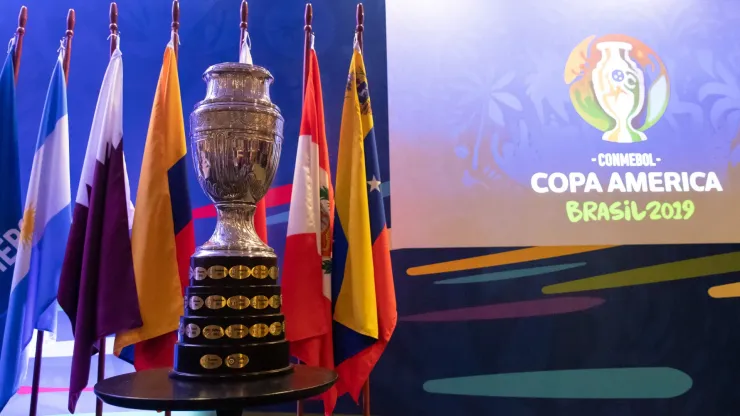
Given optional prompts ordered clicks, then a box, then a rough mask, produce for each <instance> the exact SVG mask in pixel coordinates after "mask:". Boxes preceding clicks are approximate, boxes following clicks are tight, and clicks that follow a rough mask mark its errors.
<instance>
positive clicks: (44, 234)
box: [0, 49, 72, 407]
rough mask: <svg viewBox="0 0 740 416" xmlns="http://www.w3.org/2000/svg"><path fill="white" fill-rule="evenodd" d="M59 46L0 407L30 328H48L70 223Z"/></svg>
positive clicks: (12, 385) (11, 308) (16, 376)
mask: <svg viewBox="0 0 740 416" xmlns="http://www.w3.org/2000/svg"><path fill="white" fill-rule="evenodd" d="M63 58H64V49H61V50H60V53H59V56H58V58H57V62H56V66H55V67H54V72H53V73H52V75H51V83H50V85H49V90H48V91H47V93H46V103H45V104H44V114H43V118H42V119H41V126H40V128H39V135H38V140H37V141H36V153H35V154H34V156H33V166H32V168H31V178H30V180H29V182H28V192H27V193H26V205H25V208H24V211H23V220H22V225H21V235H20V241H19V245H18V253H17V254H16V263H15V270H14V271H13V280H12V283H11V289H10V301H9V304H8V317H7V321H6V324H5V334H4V336H3V345H2V351H0V407H4V406H5V404H7V402H8V400H9V399H10V398H11V396H13V394H14V393H15V392H16V391H17V390H18V383H19V382H20V378H21V376H22V374H23V372H24V370H25V365H26V356H25V349H26V347H27V346H28V344H29V343H30V342H31V337H32V336H33V330H34V328H35V329H38V330H40V331H47V332H53V331H54V330H55V326H56V321H55V319H56V302H55V300H56V297H57V288H58V286H59V275H60V273H61V269H62V262H63V260H64V244H59V242H60V241H66V240H67V235H68V233H69V227H70V223H71V212H70V204H71V202H72V197H71V193H70V185H69V126H68V121H67V90H66V86H65V83H64V70H63V69H62V60H63Z"/></svg>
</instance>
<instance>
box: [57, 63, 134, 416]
mask: <svg viewBox="0 0 740 416" xmlns="http://www.w3.org/2000/svg"><path fill="white" fill-rule="evenodd" d="M122 107H123V62H122V59H121V51H120V49H116V51H115V52H114V53H113V55H112V56H111V59H110V62H109V63H108V69H107V70H106V72H105V77H104V79H103V85H102V87H101V89H100V95H99V96H98V103H97V107H96V108H95V116H94V117H93V123H92V127H91V128H90V139H89V141H88V143H87V151H86V153H85V161H84V163H83V166H82V177H81V178H80V184H79V188H78V190H77V198H76V200H75V206H74V213H73V216H72V227H71V229H70V232H69V239H68V241H67V249H66V253H65V256H64V266H63V268H62V274H61V277H60V282H59V293H58V300H59V305H60V306H61V307H62V309H63V310H64V312H65V313H66V314H67V316H69V319H70V321H72V329H73V331H74V336H75V341H74V352H73V355H72V374H71V375H70V384H69V405H68V406H69V411H70V412H72V413H74V410H75V407H76V405H77V400H78V399H79V398H80V394H81V393H82V390H83V389H84V388H85V387H86V386H87V382H88V375H89V373H90V359H91V356H92V355H93V354H95V353H96V352H98V353H100V354H105V351H98V345H99V344H98V341H99V340H100V339H103V338H105V337H107V336H109V335H114V334H116V333H118V332H121V331H125V330H130V329H135V328H138V327H140V326H142V321H141V314H140V313H139V301H138V297H137V293H136V282H135V280H134V263H133V257H132V253H131V237H130V229H131V222H132V220H133V210H134V208H133V204H131V199H130V192H129V182H128V175H127V173H126V162H125V160H124V156H123V113H122V109H123V108H122Z"/></svg>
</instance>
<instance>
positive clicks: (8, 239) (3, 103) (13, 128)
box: [0, 41, 23, 345]
mask: <svg viewBox="0 0 740 416" xmlns="http://www.w3.org/2000/svg"><path fill="white" fill-rule="evenodd" d="M11 42H12V43H11V47H10V50H9V51H8V56H7V57H6V58H5V64H4V65H3V67H2V69H0V178H2V180H3V190H2V192H0V345H2V340H3V339H2V336H3V331H4V328H5V318H6V317H7V314H8V296H9V294H10V283H11V282H12V281H13V269H14V267H13V266H14V265H15V260H16V253H17V250H18V241H19V237H20V231H19V230H20V224H19V223H20V220H21V216H22V215H23V213H22V209H21V180H20V169H19V165H18V117H17V112H16V104H15V80H14V76H13V73H14V70H15V67H14V64H13V55H14V54H15V42H14V41H11Z"/></svg>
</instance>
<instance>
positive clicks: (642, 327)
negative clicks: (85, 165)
mask: <svg viewBox="0 0 740 416" xmlns="http://www.w3.org/2000/svg"><path fill="white" fill-rule="evenodd" d="M481 1H484V0H481ZM486 1H489V0H486ZM696 1H699V0H696ZM22 3H25V4H26V5H28V6H29V23H28V32H27V36H26V43H25V46H24V53H23V61H22V67H21V73H20V79H19V85H18V100H19V105H20V111H19V114H20V117H21V120H20V138H21V143H20V152H21V165H22V175H23V178H24V181H25V180H26V178H27V177H28V174H29V171H30V165H31V157H32V149H33V146H34V144H33V143H34V140H35V137H36V134H37V129H38V123H39V120H40V114H41V109H42V105H43V99H44V94H45V90H46V86H47V84H48V78H49V75H50V72H51V69H52V67H53V64H54V59H55V57H56V49H57V47H58V42H59V39H60V38H61V37H62V36H63V34H64V29H65V16H66V13H67V9H68V8H70V7H73V8H75V10H76V11H77V27H76V30H75V38H74V51H73V56H72V63H71V72H70V78H69V100H70V129H71V137H70V142H71V156H70V157H71V161H72V172H71V173H72V178H73V181H74V182H75V183H73V187H72V189H76V187H75V184H76V181H77V180H78V178H79V174H80V169H81V164H82V158H83V155H84V149H85V145H86V140H87V136H88V132H89V131H88V130H89V125H90V122H91V120H92V115H93V112H94V106H95V101H96V97H97V92H98V88H99V86H100V82H101V80H102V77H103V71H104V70H105V67H106V64H107V56H108V41H107V40H106V36H107V33H108V32H107V26H108V3H107V2H103V1H96V2H90V1H83V0H65V1H55V2H49V1H43V0H31V1H25V2H21V1H18V0H5V1H4V2H3V3H2V5H1V6H0V34H1V33H7V37H8V38H9V37H10V36H11V35H12V32H13V30H14V29H15V25H16V23H15V18H16V15H17V11H18V8H19V7H20V5H21V4H22ZM364 3H365V6H366V28H367V31H366V37H365V56H366V58H365V60H366V63H367V67H368V77H369V80H370V91H371V95H372V97H373V105H374V114H375V122H376V129H377V131H376V137H377V140H378V143H379V153H380V157H381V170H382V174H383V179H384V180H385V181H388V180H389V179H390V178H389V172H388V164H387V160H388V157H387V154H388V133H387V132H388V129H387V105H386V101H387V92H386V87H385V84H386V57H385V56H386V55H385V23H384V21H385V20H384V19H385V7H384V2H383V1H381V0H367V1H365V2H364ZM502 3H503V2H502ZM304 4H305V3H304V2H303V1H298V0H280V1H275V0H252V1H251V2H250V22H249V23H250V34H251V37H252V43H253V56H254V59H255V63H258V64H261V65H263V66H266V67H267V68H268V69H270V70H271V71H272V73H273V74H274V75H275V77H276V82H275V85H274V88H273V92H274V93H273V99H274V101H275V102H276V103H277V104H278V105H279V106H280V107H281V109H282V111H283V114H284V116H285V119H286V129H285V137H286V142H285V146H284V148H283V149H284V150H283V156H282V159H281V165H280V169H279V172H278V175H277V179H276V181H275V184H274V187H275V188H276V189H278V188H279V189H282V191H281V192H285V190H286V189H288V188H285V187H284V186H286V185H289V184H290V181H291V178H292V171H293V160H294V157H295V140H294V139H295V138H296V137H297V133H298V123H299V118H300V99H301V71H302V55H303V53H302V45H303V9H304ZM313 4H314V10H315V21H314V28H315V32H316V48H317V51H318V55H319V60H320V65H321V71H322V82H323V87H324V97H325V110H326V117H327V127H326V128H327V136H328V138H329V141H330V147H331V148H332V149H336V143H337V136H338V130H339V117H340V113H341V100H342V98H343V89H344V85H345V80H346V76H347V70H348V65H349V59H350V54H351V46H352V36H353V31H354V25H355V21H354V13H355V2H350V1H341V0H317V1H314V2H313ZM734 4H735V3H734V2H732V1H719V0H718V1H717V2H712V5H713V6H712V7H714V9H712V10H714V12H712V13H713V16H715V17H716V18H717V19H718V20H719V19H721V18H724V19H725V20H726V21H725V23H727V22H730V21H733V20H732V19H731V17H732V16H738V15H740V6H737V5H734ZM450 7H454V6H450ZM553 7H554V6H553ZM238 8H239V1H238V0H220V1H215V0H203V1H192V2H183V5H182V13H181V47H180V65H179V68H180V79H181V85H182V97H183V108H184V110H185V112H186V115H187V114H188V113H189V112H190V111H191V110H192V108H193V105H194V104H195V102H196V101H198V100H199V99H201V98H202V97H203V95H204V84H203V82H202V81H201V78H200V77H201V74H202V72H203V70H204V69H205V68H206V67H207V66H209V65H211V64H214V63H217V62H222V61H229V60H236V58H237V47H238V45H237V43H238V23H239V22H238V18H239V17H238ZM119 9H120V17H119V25H120V28H121V38H122V44H121V45H122V50H123V54H124V68H125V74H124V89H125V98H124V134H125V146H126V156H127V163H128V166H129V172H130V174H131V180H132V187H133V189H136V187H137V184H138V175H137V172H138V171H139V168H140V161H141V155H142V153H143V149H144V139H145V136H146V131H147V125H148V121H149V115H150V110H151V103H152V98H153V94H154V88H155V85H156V82H157V76H158V74H159V70H160V66H161V61H162V55H163V51H164V47H165V44H166V43H167V41H168V40H169V22H170V2H169V1H168V0H167V1H165V0H157V1H152V0H126V1H120V2H119ZM668 9H670V8H668ZM668 9H666V10H667V11H666V13H667V14H670V13H671V11H670V10H668ZM502 10H503V9H502ZM671 10H672V9H671ZM715 12H716V13H715ZM733 13H734V14H733ZM679 20H680V19H679ZM533 24H535V23H533ZM671 27H673V26H671ZM718 27H719V26H718ZM410 29H412V28H411V27H410ZM679 29H680V28H678V29H676V30H679ZM442 30H443V29H442ZM482 30H485V28H482ZM661 30H670V29H667V28H662V29H661ZM717 30H720V29H717ZM718 33H720V32H718ZM703 35H704V34H702V33H698V34H697V33H694V32H691V31H690V30H689V29H686V34H685V36H703ZM733 53H734V52H733ZM732 56H735V55H730V54H728V57H727V59H725V61H726V62H725V61H723V62H724V63H722V65H725V67H727V68H730V69H728V70H725V72H724V73H727V72H730V73H732V72H737V71H738V70H740V67H738V66H737V65H738V62H740V60H737V59H734V58H732ZM723 59H724V58H723ZM453 67H454V65H453ZM512 85H513V84H512ZM507 88H508V87H507ZM722 91H726V95H727V98H728V100H729V101H727V102H728V103H730V104H728V105H729V107H728V108H730V109H740V104H738V102H740V94H738V93H737V86H736V84H732V82H730V83H728V84H726V85H725V87H724V89H722ZM513 92H514V93H515V94H523V92H522V91H513ZM434 105H444V103H435V104H434ZM732 106H734V107H732ZM419 145H420V146H422V145H423V143H422V142H420V144H419ZM331 158H332V160H333V162H336V151H334V152H332V154H331ZM190 173H191V176H190V187H191V197H192V202H193V207H195V208H196V209H197V208H198V207H202V206H206V205H208V203H209V201H208V200H207V198H206V197H205V195H204V194H203V193H202V192H201V190H200V188H199V187H198V185H197V183H196V182H195V179H194V176H193V175H192V173H193V172H192V168H191V172H190ZM25 185H26V184H25V183H24V184H23V187H24V191H25ZM280 187H283V188H280ZM384 189H385V190H386V192H387V190H388V186H387V183H386V184H385V185H384ZM288 194H289V192H288ZM386 201H387V202H390V201H389V200H388V199H387V200H386ZM279 202H280V201H278V203H275V204H274V206H272V207H270V208H269V209H268V223H269V224H270V229H269V233H270V244H271V245H272V246H274V247H276V248H277V249H278V252H281V251H282V245H283V238H284V237H283V236H284V235H285V231H286V229H285V224H286V220H287V210H288V205H287V204H285V203H279ZM198 212H202V211H198ZM199 215H200V214H199ZM202 216H203V217H204V218H201V219H198V220H197V222H196V230H197V237H198V241H199V242H202V241H203V240H204V239H205V238H206V237H207V236H208V234H209V232H210V230H211V229H212V227H213V224H214V220H213V218H208V216H207V215H202ZM430 226H433V225H430ZM480 256H483V257H480ZM468 258H470V259H472V260H469V261H468V262H467V263H452V264H448V265H446V266H426V265H428V264H430V263H437V262H441V261H448V260H449V261H453V260H459V259H468ZM393 261H394V275H395V282H396V290H397V298H398V309H399V316H400V322H399V325H398V327H397V330H396V333H395V335H394V338H393V340H392V342H391V344H390V346H389V348H388V350H387V352H386V354H385V355H384V357H383V358H382V359H381V361H380V363H379V365H378V367H377V368H376V371H375V372H374V374H373V379H372V380H373V382H372V385H373V392H374V394H373V409H374V412H373V413H374V414H382V415H426V414H429V415H431V414H452V415H463V414H465V415H474V414H481V415H482V414H502V415H516V416H520V415H524V416H527V415H563V416H565V415H568V416H570V415H604V416H609V415H644V416H654V415H697V414H702V415H710V416H721V415H734V414H737V413H738V408H739V406H740V398H739V396H738V395H737V394H736V392H735V386H736V385H737V384H738V382H740V372H739V371H738V368H740V358H738V354H737V349H738V347H739V346H740V333H739V332H738V331H737V330H736V328H737V325H738V315H739V314H740V302H738V300H737V298H736V297H737V296H739V295H740V291H738V290H736V289H733V288H732V287H729V288H728V287H725V288H724V289H723V290H720V291H717V290H716V289H715V290H714V291H710V288H712V287H715V286H719V285H723V284H729V283H733V282H735V281H736V280H737V277H738V273H737V272H738V270H740V251H738V246H734V245H702V246H696V245H685V246H621V247H611V248H607V247H591V248H588V247H580V248H579V247H561V248H537V247H535V248H509V249H500V248H498V249H494V248H490V249H464V250H463V249H455V250H451V249H438V250H400V251H394V252H393ZM586 277H594V279H596V280H591V281H590V282H591V283H594V282H595V283H594V284H585V285H583V286H581V287H578V286H576V287H573V286H571V287H560V288H558V287H555V288H552V289H550V291H549V292H545V293H543V289H542V288H543V287H545V286H548V285H552V284H555V283H559V282H568V281H571V280H577V279H582V278H586ZM524 278H526V279H524ZM452 279H458V280H452ZM443 280H444V281H445V282H442V281H443ZM453 283H455V284H453ZM460 283H467V284H460ZM641 283H644V284H641ZM647 283H650V284H647ZM569 291H577V292H583V291H586V292H587V293H583V294H581V293H579V294H578V296H576V295H569V294H568V293H565V292H569ZM558 294H560V295H558ZM547 295H556V296H550V297H548V296H547ZM581 295H583V296H581ZM543 300H544V302H543ZM64 376H65V377H66V374H64ZM468 376H478V377H477V378H465V377H468ZM61 408H63V407H61ZM339 410H340V411H356V410H357V409H356V408H355V407H354V406H352V405H351V404H350V403H348V402H347V401H346V400H345V401H344V402H343V403H342V405H341V406H340V408H339Z"/></svg>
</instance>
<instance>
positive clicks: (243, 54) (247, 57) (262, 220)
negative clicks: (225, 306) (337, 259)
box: [239, 32, 267, 244]
mask: <svg viewBox="0 0 740 416" xmlns="http://www.w3.org/2000/svg"><path fill="white" fill-rule="evenodd" d="M239 63H240V64H249V65H254V64H253V63H252V47H251V45H250V42H249V32H247V33H245V34H244V40H243V41H242V44H241V48H240V49H239ZM254 229H255V231H257V235H258V236H259V238H261V239H262V241H264V242H265V244H267V204H266V203H265V198H262V199H261V200H259V201H258V202H257V208H256V209H255V211H254Z"/></svg>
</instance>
